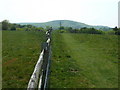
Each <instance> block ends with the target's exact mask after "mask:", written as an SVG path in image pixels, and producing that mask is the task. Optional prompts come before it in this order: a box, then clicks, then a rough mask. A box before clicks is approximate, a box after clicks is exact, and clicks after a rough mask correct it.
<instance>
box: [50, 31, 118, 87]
mask: <svg viewBox="0 0 120 90" xmlns="http://www.w3.org/2000/svg"><path fill="white" fill-rule="evenodd" d="M117 87H118V36H115V35H92V34H70V33H53V35H52V62H51V77H50V88H117Z"/></svg>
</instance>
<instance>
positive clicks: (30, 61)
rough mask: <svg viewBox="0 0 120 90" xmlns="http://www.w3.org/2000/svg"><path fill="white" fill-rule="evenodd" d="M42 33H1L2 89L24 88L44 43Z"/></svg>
mask: <svg viewBox="0 0 120 90" xmlns="http://www.w3.org/2000/svg"><path fill="white" fill-rule="evenodd" d="M44 39H45V38H44V33H43V32H32V31H30V32H26V31H3V32H2V49H3V51H2V70H3V72H2V79H3V80H2V87H3V88H26V87H27V85H28V81H29V79H30V76H31V74H32V72H33V70H34V66H35V64H36V62H37V60H38V57H39V54H40V52H41V43H42V42H43V41H44Z"/></svg>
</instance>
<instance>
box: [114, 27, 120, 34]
mask: <svg viewBox="0 0 120 90" xmlns="http://www.w3.org/2000/svg"><path fill="white" fill-rule="evenodd" d="M113 31H115V34H116V35H120V28H117V27H115V28H113Z"/></svg>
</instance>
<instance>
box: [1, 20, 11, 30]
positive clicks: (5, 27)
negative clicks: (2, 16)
mask: <svg viewBox="0 0 120 90" xmlns="http://www.w3.org/2000/svg"><path fill="white" fill-rule="evenodd" d="M9 27H10V23H9V21H8V20H4V21H2V30H8V29H9Z"/></svg>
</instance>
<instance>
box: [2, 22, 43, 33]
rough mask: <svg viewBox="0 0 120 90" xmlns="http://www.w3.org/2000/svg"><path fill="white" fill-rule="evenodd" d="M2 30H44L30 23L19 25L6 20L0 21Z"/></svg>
mask: <svg viewBox="0 0 120 90" xmlns="http://www.w3.org/2000/svg"><path fill="white" fill-rule="evenodd" d="M2 30H11V31H45V29H44V28H42V27H35V26H32V25H20V24H12V23H10V22H9V21H8V20H3V21H2Z"/></svg>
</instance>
